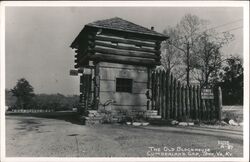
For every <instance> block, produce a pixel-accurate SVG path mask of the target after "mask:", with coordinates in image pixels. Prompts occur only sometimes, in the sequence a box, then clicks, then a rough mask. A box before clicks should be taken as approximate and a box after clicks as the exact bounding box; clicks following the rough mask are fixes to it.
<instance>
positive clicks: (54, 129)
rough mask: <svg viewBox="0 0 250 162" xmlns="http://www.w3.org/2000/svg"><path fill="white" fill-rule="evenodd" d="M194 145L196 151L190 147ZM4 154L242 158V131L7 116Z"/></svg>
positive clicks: (16, 155)
mask: <svg viewBox="0 0 250 162" xmlns="http://www.w3.org/2000/svg"><path fill="white" fill-rule="evenodd" d="M194 149H195V150H194ZM6 156H7V157H20V156H21V157H149V156H153V157H169V156H173V157H182V156H190V157H199V156H202V157H204V156H205V157H213V156H220V157H222V156H225V157H242V156H243V136H242V132H241V131H231V130H216V129H209V128H195V127H189V128H176V127H157V126H147V127H132V126H126V125H107V124H106V125H95V126H83V125H78V124H75V123H71V122H69V121H65V120H62V119H49V118H39V117H32V116H13V115H12V116H6Z"/></svg>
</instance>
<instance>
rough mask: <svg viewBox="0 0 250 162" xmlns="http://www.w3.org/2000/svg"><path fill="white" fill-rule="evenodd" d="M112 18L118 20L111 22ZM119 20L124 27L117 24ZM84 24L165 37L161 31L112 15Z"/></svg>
mask: <svg viewBox="0 0 250 162" xmlns="http://www.w3.org/2000/svg"><path fill="white" fill-rule="evenodd" d="M113 20H115V21H116V20H118V22H115V21H114V22H112V21H113ZM109 21H110V22H109ZM119 21H121V24H122V22H125V23H126V24H125V26H126V27H125V28H124V27H122V25H121V26H119V25H117V24H119ZM123 25H124V24H123ZM129 25H130V26H129ZM131 25H132V26H131ZM86 26H92V27H100V28H108V29H113V30H122V31H127V32H137V33H141V34H146V35H155V36H160V37H166V36H165V35H164V34H162V33H158V32H156V31H154V30H151V29H149V28H147V27H144V26H142V25H138V24H135V23H134V22H131V21H128V20H125V19H123V18H120V17H117V16H116V17H113V18H108V19H104V20H97V21H94V22H92V23H88V24H86Z"/></svg>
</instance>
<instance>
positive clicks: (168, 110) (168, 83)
mask: <svg viewBox="0 0 250 162" xmlns="http://www.w3.org/2000/svg"><path fill="white" fill-rule="evenodd" d="M169 74H170V73H169V71H168V72H167V74H166V105H167V106H166V118H167V119H170V75H169Z"/></svg>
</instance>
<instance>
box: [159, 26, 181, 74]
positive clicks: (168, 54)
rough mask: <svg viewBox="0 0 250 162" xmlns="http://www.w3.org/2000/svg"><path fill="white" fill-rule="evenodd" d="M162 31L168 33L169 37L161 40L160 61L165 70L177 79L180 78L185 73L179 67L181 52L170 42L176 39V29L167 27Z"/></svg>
mask: <svg viewBox="0 0 250 162" xmlns="http://www.w3.org/2000/svg"><path fill="white" fill-rule="evenodd" d="M163 33H164V34H166V35H168V36H169V37H170V38H171V39H168V40H166V41H163V42H162V45H161V63H162V65H163V67H164V68H165V69H166V70H167V71H169V72H172V73H174V74H175V77H176V78H177V79H180V78H182V77H183V75H184V74H185V72H184V71H183V69H182V68H181V65H182V54H181V52H180V51H179V50H178V49H177V48H176V47H174V46H173V45H172V44H171V42H170V41H171V40H173V39H177V36H178V34H177V31H176V29H175V28H171V27H168V28H167V29H165V30H164V31H163Z"/></svg>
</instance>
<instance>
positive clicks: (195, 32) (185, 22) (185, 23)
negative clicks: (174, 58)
mask: <svg viewBox="0 0 250 162" xmlns="http://www.w3.org/2000/svg"><path fill="white" fill-rule="evenodd" d="M206 22H207V21H205V20H202V19H200V18H199V17H198V16H195V15H191V14H187V15H185V16H184V17H183V18H182V19H181V21H180V22H179V23H178V24H177V25H176V27H175V30H176V31H175V32H176V33H177V34H178V35H176V36H175V38H173V39H172V38H170V40H169V42H168V43H169V44H171V45H172V46H174V47H175V48H176V49H178V50H179V51H180V52H181V53H182V54H183V57H182V58H183V64H185V66H186V82H187V85H188V86H189V85H190V71H191V70H192V69H193V68H194V66H193V65H195V64H196V61H197V60H198V58H197V54H196V52H197V50H196V49H195V48H196V47H197V45H196V43H197V40H198V38H199V36H200V32H201V30H202V27H204V26H205V25H206Z"/></svg>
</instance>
